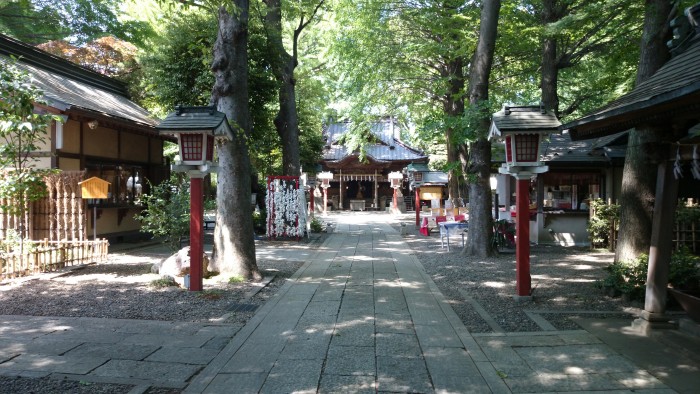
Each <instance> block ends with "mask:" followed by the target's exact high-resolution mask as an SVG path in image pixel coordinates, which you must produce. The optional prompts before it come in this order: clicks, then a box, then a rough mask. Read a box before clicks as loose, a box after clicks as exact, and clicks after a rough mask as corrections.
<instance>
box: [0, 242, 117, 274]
mask: <svg viewBox="0 0 700 394" xmlns="http://www.w3.org/2000/svg"><path fill="white" fill-rule="evenodd" d="M24 250H25V252H23V253H21V254H20V253H17V252H0V278H1V279H5V278H16V277H20V276H26V275H32V274H36V273H40V272H51V271H56V270H58V269H61V268H64V267H68V266H74V265H81V264H88V263H101V262H104V261H106V260H107V253H108V251H109V242H108V241H107V240H106V239H99V240H96V241H49V240H48V239H45V240H43V241H25V244H24Z"/></svg>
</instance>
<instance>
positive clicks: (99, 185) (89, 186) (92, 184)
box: [78, 176, 110, 199]
mask: <svg viewBox="0 0 700 394" xmlns="http://www.w3.org/2000/svg"><path fill="white" fill-rule="evenodd" d="M78 185H80V193H81V196H82V198H100V199H102V198H108V191H109V185H110V183H109V182H107V181H105V180H104V179H100V178H98V177H96V176H94V177H92V178H90V179H86V180H84V181H82V182H78Z"/></svg>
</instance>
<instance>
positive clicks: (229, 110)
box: [209, 0, 261, 280]
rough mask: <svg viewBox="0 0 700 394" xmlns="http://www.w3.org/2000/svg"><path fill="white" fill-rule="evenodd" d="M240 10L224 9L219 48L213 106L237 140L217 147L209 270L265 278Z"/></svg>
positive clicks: (239, 1)
mask: <svg viewBox="0 0 700 394" xmlns="http://www.w3.org/2000/svg"><path fill="white" fill-rule="evenodd" d="M233 3H234V5H235V7H236V11H235V12H234V14H231V13H229V12H228V11H227V10H226V9H225V8H224V7H221V8H219V30H218V35H217V38H216V43H215V44H214V59H213V62H212V67H211V69H212V72H213V73H214V78H215V82H214V88H213V90H212V103H213V104H214V105H216V107H217V109H218V110H219V111H221V112H223V113H224V114H226V117H227V118H228V120H229V122H231V126H232V128H233V130H234V133H233V139H232V140H231V141H227V142H224V143H222V144H220V145H219V146H218V152H219V173H218V187H217V191H216V202H217V204H216V210H217V212H216V229H215V230H214V248H215V255H214V258H213V261H212V262H211V264H210V266H209V267H210V270H214V271H219V272H221V273H222V274H224V275H230V276H242V277H244V278H247V279H248V278H252V279H256V280H258V279H260V278H261V275H260V272H259V270H258V266H257V264H256V261H255V242H254V238H253V236H254V235H253V234H254V232H253V212H252V210H251V206H250V196H251V195H250V188H251V184H250V178H251V176H250V174H251V165H250V158H249V156H248V144H247V140H248V138H249V137H250V113H249V108H248V49H247V46H248V5H249V3H248V0H234V1H233Z"/></svg>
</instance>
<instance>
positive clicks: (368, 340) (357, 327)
mask: <svg viewBox="0 0 700 394" xmlns="http://www.w3.org/2000/svg"><path fill="white" fill-rule="evenodd" d="M331 343H332V344H333V345H334V346H374V324H367V323H357V324H345V325H343V324H340V323H339V324H337V325H336V328H335V331H333V336H332V338H331Z"/></svg>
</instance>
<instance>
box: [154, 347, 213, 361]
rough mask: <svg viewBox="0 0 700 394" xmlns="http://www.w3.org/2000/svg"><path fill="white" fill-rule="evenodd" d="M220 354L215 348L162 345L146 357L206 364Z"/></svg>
mask: <svg viewBox="0 0 700 394" xmlns="http://www.w3.org/2000/svg"><path fill="white" fill-rule="evenodd" d="M217 354H219V351H218V350H213V349H204V348H199V349H194V348H176V347H171V346H167V347H162V348H160V349H159V350H158V351H156V352H155V353H153V354H151V355H150V356H148V357H147V358H146V361H162V362H172V363H181V364H196V365H205V364H207V363H209V362H210V361H211V360H213V359H214V357H216V355H217Z"/></svg>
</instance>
